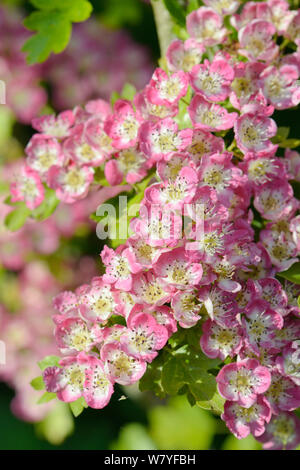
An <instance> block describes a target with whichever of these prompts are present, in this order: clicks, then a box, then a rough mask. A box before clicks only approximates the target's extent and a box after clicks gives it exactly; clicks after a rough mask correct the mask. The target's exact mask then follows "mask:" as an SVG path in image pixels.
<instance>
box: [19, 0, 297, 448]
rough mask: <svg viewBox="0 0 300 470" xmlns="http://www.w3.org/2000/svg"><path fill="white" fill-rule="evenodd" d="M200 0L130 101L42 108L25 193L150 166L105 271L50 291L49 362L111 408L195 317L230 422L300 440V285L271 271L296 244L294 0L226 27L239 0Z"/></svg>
mask: <svg viewBox="0 0 300 470" xmlns="http://www.w3.org/2000/svg"><path fill="white" fill-rule="evenodd" d="M204 3H205V6H203V7H200V8H199V9H198V10H196V11H193V12H192V13H190V14H189V15H188V16H187V31H188V34H189V39H187V40H186V41H181V40H176V41H174V42H172V44H171V45H170V46H169V49H168V51H167V56H166V62H167V65H168V70H167V71H166V70H163V69H161V68H158V69H156V70H155V72H154V74H153V76H152V78H151V80H150V82H149V84H148V85H147V86H146V87H145V88H144V89H143V90H142V91H141V92H139V93H137V94H136V96H135V97H134V99H133V100H132V102H131V101H129V100H125V99H120V100H117V101H116V103H115V104H114V108H113V109H111V108H110V107H109V105H108V104H106V103H105V102H103V101H99V100H97V101H92V102H90V103H88V105H87V106H86V108H85V109H84V110H83V109H81V108H80V109H79V108H76V109H75V110H74V111H67V112H65V113H62V114H60V115H59V116H58V117H57V118H55V117H45V118H42V119H38V120H35V121H34V123H33V125H34V127H35V128H36V129H37V130H39V131H40V134H38V135H36V136H34V137H33V138H32V140H31V142H30V143H29V145H28V147H27V154H28V159H27V168H26V170H24V174H23V177H22V179H21V180H20V182H19V183H18V184H17V185H15V186H13V188H12V192H13V196H14V198H15V200H18V199H22V198H23V199H25V200H26V203H27V205H28V207H30V206H31V207H34V206H35V205H36V204H38V201H39V200H40V198H42V192H43V189H42V188H43V185H42V184H41V183H40V181H41V182H46V183H47V184H48V185H49V186H50V187H51V188H53V189H55V190H56V192H57V195H58V197H59V198H60V199H62V200H63V201H65V202H67V203H72V202H74V201H75V200H77V199H79V198H83V197H85V195H86V194H87V192H88V188H89V186H90V184H91V182H92V180H93V175H94V171H95V167H99V166H100V167H101V168H102V169H103V171H104V174H105V176H106V178H107V180H108V182H109V183H110V184H111V185H113V186H114V185H118V184H120V183H121V182H127V183H129V184H134V183H135V182H137V181H140V180H142V179H143V178H144V176H145V175H146V174H147V173H148V171H149V169H150V168H152V167H155V169H156V175H155V177H156V181H153V180H151V181H150V183H151V184H150V185H149V186H148V187H147V188H146V190H145V193H144V197H143V200H142V202H141V205H140V212H139V216H138V217H136V218H134V219H132V220H131V223H130V228H131V234H130V236H129V238H128V240H127V241H126V243H125V244H123V245H120V246H119V247H118V248H117V249H116V250H113V249H111V248H109V247H107V246H105V247H104V249H103V251H102V252H101V259H102V262H103V264H104V266H105V273H104V274H103V275H102V276H100V277H95V278H94V279H93V280H92V282H91V284H89V285H83V286H81V287H79V288H78V289H77V290H76V291H75V293H73V292H68V291H67V292H63V293H62V294H60V295H59V296H57V297H56V298H55V301H54V306H55V308H56V310H57V313H56V314H55V315H54V322H55V337H56V342H57V345H58V347H59V348H60V350H61V353H62V354H63V355H64V357H63V359H61V361H60V366H59V367H56V366H55V367H50V368H48V369H46V370H45V372H44V376H43V377H44V382H45V384H46V389H47V390H48V391H49V392H55V393H57V396H58V398H59V399H60V400H63V401H66V402H72V401H74V400H77V399H78V398H80V397H84V399H85V400H86V402H87V404H88V405H89V406H91V407H93V408H103V407H104V406H106V405H107V404H108V402H109V400H110V398H111V395H112V393H113V388H114V384H115V383H117V384H121V385H128V384H132V383H133V382H136V381H137V380H139V379H140V378H141V377H142V375H143V374H144V373H145V371H146V367H147V363H150V362H152V361H153V360H154V359H155V357H156V356H157V354H158V351H159V350H161V349H162V348H163V347H164V346H165V344H166V342H167V341H168V339H169V338H170V336H171V335H172V334H173V333H174V332H175V331H176V330H177V328H178V324H179V326H180V327H182V328H191V327H193V326H194V325H196V324H197V323H198V322H199V324H200V325H202V331H203V334H202V336H201V339H200V346H201V348H202V351H203V352H204V353H205V354H206V355H207V356H208V357H210V358H219V359H220V360H222V361H226V364H225V365H224V366H223V367H222V368H221V370H220V371H219V373H218V375H217V377H216V382H217V386H218V391H219V394H220V395H221V396H222V397H223V398H224V399H225V405H224V412H223V414H222V419H223V420H224V421H225V422H226V424H227V426H228V428H229V429H230V430H231V432H232V433H234V435H236V436H237V437H238V438H243V437H245V436H247V435H248V434H249V433H251V434H253V435H254V436H255V437H256V438H257V439H258V440H260V441H262V442H263V443H264V445H265V447H266V448H272V449H277V448H286V449H288V448H293V447H295V446H296V445H297V444H298V443H299V442H300V433H299V420H298V418H297V417H296V415H294V414H293V413H292V412H293V410H295V409H296V408H298V407H299V406H300V388H299V338H300V319H299V312H300V309H299V307H298V304H297V299H298V296H299V294H300V289H299V287H298V286H297V285H294V284H293V283H291V282H288V281H287V282H286V283H285V284H284V285H283V284H282V283H281V282H280V281H279V280H278V279H277V277H276V275H277V273H280V272H282V271H284V270H287V269H288V268H290V267H291V266H292V265H293V264H294V263H295V262H296V261H297V260H298V255H299V249H300V236H299V233H300V225H299V223H300V216H299V215H297V213H298V211H299V201H298V200H297V199H296V197H295V196H294V192H293V187H292V185H291V181H292V180H294V179H296V180H297V179H299V168H298V166H299V162H300V155H299V154H298V153H297V152H295V151H292V150H287V151H286V154H285V156H282V155H280V151H278V145H277V144H276V143H275V142H276V140H274V139H273V137H275V135H276V133H277V126H276V123H275V121H274V119H272V117H271V116H272V114H273V113H274V111H275V110H282V109H286V108H291V107H294V106H296V105H297V104H298V103H299V102H300V88H299V86H298V83H297V79H298V77H299V74H300V56H299V52H298V50H297V47H298V42H299V33H300V30H299V26H298V24H299V15H300V13H299V12H297V11H290V10H289V9H288V4H287V2H286V1H285V0H270V1H268V2H260V3H255V2H248V3H246V4H245V6H244V8H243V9H242V11H241V13H239V14H234V15H233V16H232V18H231V26H230V27H229V26H225V24H224V16H225V15H228V14H229V13H230V14H233V13H234V12H235V11H236V10H237V8H238V7H239V2H238V1H236V2H227V1H223V0H220V1H212V0H206V1H205V2H204ZM236 37H238V40H236V39H235V38H236ZM289 45H290V46H289ZM287 47H288V48H287ZM290 50H292V52H290ZM294 50H295V52H293V51H294ZM45 155H47V158H44V157H45ZM155 177H154V178H155ZM37 178H38V179H39V181H38V180H37ZM120 317H121V319H120ZM122 317H123V318H122ZM116 319H117V320H118V319H120V321H117V324H116V322H115V320H116Z"/></svg>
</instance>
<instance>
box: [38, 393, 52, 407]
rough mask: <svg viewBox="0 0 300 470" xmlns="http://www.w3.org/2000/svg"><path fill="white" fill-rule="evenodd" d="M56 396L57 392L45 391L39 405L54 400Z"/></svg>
mask: <svg viewBox="0 0 300 470" xmlns="http://www.w3.org/2000/svg"><path fill="white" fill-rule="evenodd" d="M54 398H56V393H52V392H45V393H44V394H43V395H42V396H41V398H40V399H39V400H38V402H37V404H38V405H43V404H44V403H48V402H49V401H51V400H54Z"/></svg>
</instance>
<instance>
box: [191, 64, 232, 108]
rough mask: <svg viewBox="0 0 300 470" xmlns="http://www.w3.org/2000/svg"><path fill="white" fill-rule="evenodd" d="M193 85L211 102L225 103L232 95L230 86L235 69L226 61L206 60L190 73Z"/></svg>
mask: <svg viewBox="0 0 300 470" xmlns="http://www.w3.org/2000/svg"><path fill="white" fill-rule="evenodd" d="M190 78H191V85H192V87H193V88H194V90H195V91H196V92H198V93H200V94H201V95H202V96H204V98H206V99H207V100H209V101H224V100H225V99H226V98H227V97H228V95H229V93H230V84H231V82H232V80H233V78H234V71H233V68H232V67H231V66H230V65H229V64H228V62H227V61H226V60H222V59H214V60H213V62H212V63H210V62H209V61H208V60H205V61H204V63H203V64H201V65H195V67H193V68H192V70H191V72H190Z"/></svg>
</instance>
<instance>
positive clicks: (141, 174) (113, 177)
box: [104, 147, 147, 186]
mask: <svg viewBox="0 0 300 470" xmlns="http://www.w3.org/2000/svg"><path fill="white" fill-rule="evenodd" d="M145 167H146V156H145V155H144V154H143V153H142V152H140V151H139V150H138V149H137V148H136V147H132V148H128V149H124V150H121V151H120V152H119V153H118V154H117V159H116V160H109V161H108V162H107V163H106V165H105V170H104V173H105V177H106V179H107V181H108V182H109V183H110V184H111V185H113V186H114V185H116V184H120V183H121V182H122V181H123V179H124V178H125V179H126V181H127V183H129V184H134V183H137V182H138V181H141V180H142V179H143V178H145V176H146V175H147V169H146V168H145Z"/></svg>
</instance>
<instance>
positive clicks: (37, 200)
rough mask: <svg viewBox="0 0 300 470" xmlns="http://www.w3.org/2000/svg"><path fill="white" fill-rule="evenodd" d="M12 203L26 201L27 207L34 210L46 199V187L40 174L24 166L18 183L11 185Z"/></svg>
mask: <svg viewBox="0 0 300 470" xmlns="http://www.w3.org/2000/svg"><path fill="white" fill-rule="evenodd" d="M10 190H11V194H12V199H11V200H12V202H17V201H24V202H25V204H26V206H27V207H28V208H29V209H31V210H33V209H35V208H36V207H38V206H39V205H40V204H41V203H42V202H43V199H44V187H43V184H42V182H41V180H40V177H39V174H38V173H37V172H36V171H34V170H33V169H31V168H29V167H27V166H24V167H23V168H22V172H21V174H20V175H19V176H18V177H17V179H16V181H14V182H13V183H12V184H11V189H10Z"/></svg>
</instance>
